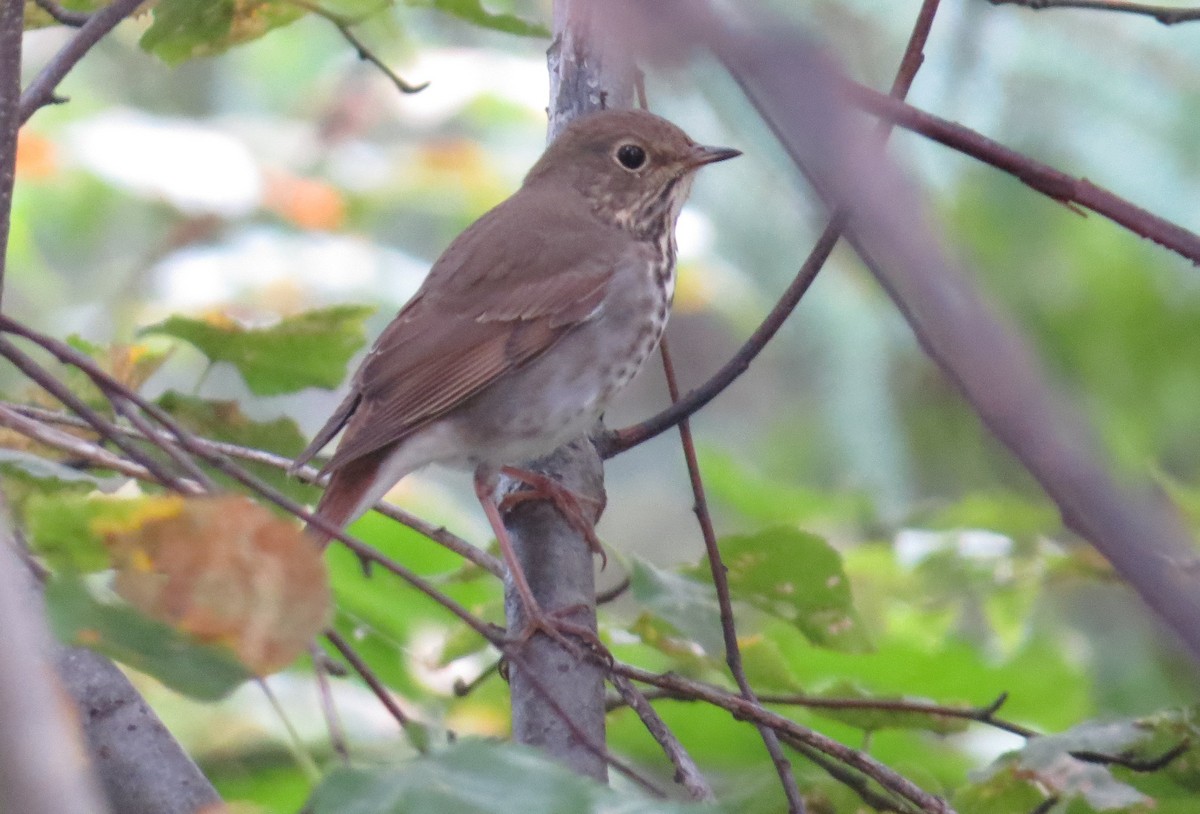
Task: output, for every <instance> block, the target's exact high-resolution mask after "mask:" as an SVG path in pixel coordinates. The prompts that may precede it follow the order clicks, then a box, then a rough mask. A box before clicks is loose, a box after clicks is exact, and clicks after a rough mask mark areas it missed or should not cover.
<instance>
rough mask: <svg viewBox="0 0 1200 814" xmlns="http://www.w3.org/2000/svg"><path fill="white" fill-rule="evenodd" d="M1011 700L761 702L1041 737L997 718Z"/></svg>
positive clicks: (789, 698)
mask: <svg viewBox="0 0 1200 814" xmlns="http://www.w3.org/2000/svg"><path fill="white" fill-rule="evenodd" d="M1007 698H1008V695H1007V693H1002V694H1001V695H1000V696H999V697H998V698H997V699H996V701H994V702H992V703H991V704H989V705H987V706H986V707H952V706H944V705H941V704H930V703H926V702H924V701H904V700H900V699H890V698H821V697H817V696H811V695H803V694H792V695H761V696H759V700H760V701H762V702H763V703H764V704H794V705H796V706H801V707H805V708H807V709H873V710H880V711H882V712H907V713H913V714H916V715H928V716H930V717H934V718H938V717H940V718H962V719H964V720H968V721H976V722H978V723H981V724H987V725H988V726H991V727H995V728H996V729H1001V730H1004V731H1005V732H1011V733H1012V734H1014V735H1019V736H1021V737H1022V738H1035V737H1037V736H1038V733H1037V732H1035V731H1034V730H1032V729H1030V728H1029V727H1025V726H1021V725H1020V724H1018V723H1013V722H1012V721H1006V720H1003V719H1001V718H997V717H996V715H995V713H996V711H997V710H999V708H1000V705H1001V704H1003V703H1004V701H1005V700H1007Z"/></svg>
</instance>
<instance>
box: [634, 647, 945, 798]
mask: <svg viewBox="0 0 1200 814" xmlns="http://www.w3.org/2000/svg"><path fill="white" fill-rule="evenodd" d="M613 672H614V673H616V674H618V675H623V676H625V677H627V678H630V679H632V680H634V681H638V682H641V683H643V684H649V685H650V686H652V687H658V688H660V689H664V690H668V691H671V692H677V693H680V694H682V695H685V696H688V697H689V698H692V699H694V700H696V701H703V702H705V703H708V704H712V705H713V706H716V707H720V708H721V709H724V710H726V711H727V712H729V713H730V714H731V715H733V716H734V717H735V718H737V719H738V720H748V721H752V722H754V723H755V724H762V725H764V726H768V727H770V728H771V729H773V730H775V731H776V732H778V733H779V734H780V735H781V736H787V737H794V738H796V739H798V740H799V741H800V742H802V743H805V744H807V745H808V746H811V747H812V748H814V749H817V750H818V751H820V752H821V753H823V754H826V755H829V756H830V757H832V758H834V759H836V760H837V761H839V762H840V763H843V764H845V765H847V766H850V767H851V768H853V769H856V770H858V771H860V772H863V773H864V774H866V775H868V776H869V777H871V779H873V780H875V781H876V782H878V783H879V785H881V786H883V787H884V788H885V789H888V790H889V791H891V792H894V793H895V794H897V795H899V796H900V797H903V798H904V799H906V800H908V801H910V802H912V803H914V804H915V805H917V806H918V807H919V808H920V810H921V811H923V812H928V813H929V814H953V811H954V809H952V808H951V807H950V805H949V804H948V803H947V802H946V801H945V800H943V799H941V798H940V797H937V796H935V795H932V794H930V793H929V792H927V791H924V790H922V789H921V788H919V787H918V786H917V785H916V784H914V783H913V782H912V781H910V780H909V779H908V778H906V777H904V776H903V775H901V774H898V773H897V772H895V771H893V770H892V769H890V768H888V767H887V766H884V765H883V764H882V763H880V762H878V761H877V760H875V759H874V758H872V757H871V756H870V755H867V754H866V753H864V752H860V751H858V750H857V749H851V748H850V747H849V746H845V745H843V744H841V743H838V742H837V741H835V740H833V739H832V738H828V737H826V736H825V735H822V734H821V733H820V732H816V731H814V730H811V729H808V728H807V727H803V726H800V725H799V724H797V723H796V722H795V721H792V720H789V719H788V718H785V717H783V716H782V715H780V714H778V713H777V712H773V711H772V710H769V709H766V708H764V707H763V706H762V705H761V704H758V703H754V702H752V701H748V700H746V699H745V698H743V697H742V696H741V695H738V694H736V693H732V692H729V691H727V690H723V689H721V688H719V687H715V686H713V685H712V684H706V683H704V682H702V681H696V680H693V679H690V678H685V677H683V676H680V675H676V674H674V673H666V674H662V675H660V674H658V673H653V672H650V671H649V670H643V669H642V668H640V667H634V666H632V665H629V664H624V663H621V662H617V663H615V664H614V665H613Z"/></svg>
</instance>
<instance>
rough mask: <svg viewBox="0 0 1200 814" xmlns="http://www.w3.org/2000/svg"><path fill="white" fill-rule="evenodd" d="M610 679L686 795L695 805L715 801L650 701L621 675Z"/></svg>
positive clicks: (694, 765) (687, 755) (690, 757)
mask: <svg viewBox="0 0 1200 814" xmlns="http://www.w3.org/2000/svg"><path fill="white" fill-rule="evenodd" d="M611 680H612V685H613V686H614V687H616V689H617V692H618V693H620V695H621V698H622V699H623V700H624V701H625V703H626V704H628V705H629V707H630V709H632V710H633V711H634V712H636V713H637V716H638V717H639V718H641V719H642V723H643V724H644V725H645V727H646V730H647V731H648V732H649V733H650V735H651V737H653V738H654V740H656V741H658V745H659V746H661V747H662V750H663V752H664V753H666V756H667V759H668V760H670V761H671V765H673V766H674V767H675V782H677V783H679V784H680V785H682V786H683V787H684V789H686V790H687V793H688V796H689V797H691V798H692V799H693V800H696V801H697V802H703V803H711V802H716V799H717V798H716V795H715V794H713V790H712V787H711V786H709V785H708V781H707V780H706V779H705V778H704V775H703V774H702V773H701V772H700V767H698V766H697V765H696V762H695V761H694V760H692V756H691V755H689V754H688V752H687V750H686V749H685V748H684V746H683V744H682V743H680V742H679V738H677V737H675V733H674V732H672V731H671V730H670V729H669V728H668V727H667V725H666V723H665V722H664V721H663V719H662V718H661V717H659V714H658V713H657V712H655V710H654V707H652V706H650V702H649V701H647V700H646V696H645V695H643V694H642V691H641V690H639V689H638V688H637V687H635V686H634V685H633V682H632V681H630V680H629V679H628V678H626V677H625V676H620V675H614V676H612V679H611Z"/></svg>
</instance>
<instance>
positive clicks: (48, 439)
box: [0, 405, 203, 494]
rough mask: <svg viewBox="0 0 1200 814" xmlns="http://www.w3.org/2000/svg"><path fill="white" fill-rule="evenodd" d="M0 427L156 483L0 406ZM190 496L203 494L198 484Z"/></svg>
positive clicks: (136, 468)
mask: <svg viewBox="0 0 1200 814" xmlns="http://www.w3.org/2000/svg"><path fill="white" fill-rule="evenodd" d="M0 427H7V428H8V429H10V430H13V431H15V432H19V433H21V435H24V436H25V437H26V438H30V439H32V440H34V441H37V442H38V443H39V444H44V445H46V446H48V447H53V448H54V449H59V450H62V451H63V452H66V453H68V454H70V455H72V456H74V457H76V458H81V459H83V460H85V461H88V462H90V463H92V464H94V465H95V466H96V467H98V468H100V469H111V470H112V471H114V472H120V473H121V474H122V475H128V476H129V477H131V478H136V479H137V480H141V481H150V482H152V483H158V478H156V477H154V474H153V473H152V472H151V471H150V470H149V469H147V468H146V467H144V466H142V465H141V464H139V463H134V462H133V461H130V460H127V459H125V458H122V457H121V456H119V455H114V454H113V453H111V452H109V451H108V450H107V449H104V448H103V447H101V446H98V445H97V444H93V443H92V442H91V441H86V440H84V439H83V438H80V437H79V436H77V435H71V434H70V433H67V432H63V431H62V430H58V429H55V428H54V427H50V426H47V425H45V424H43V423H41V422H39V421H36V420H34V419H32V418H28V417H27V416H24V415H21V414H20V413H19V412H17V411H16V410H13V409H11V408H10V407H9V406H8V405H0ZM190 493H191V494H202V493H203V490H202V489H201V488H200V485H199V484H195V491H194V492H190Z"/></svg>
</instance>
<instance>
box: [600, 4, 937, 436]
mask: <svg viewBox="0 0 1200 814" xmlns="http://www.w3.org/2000/svg"><path fill="white" fill-rule="evenodd" d="M939 2H940V0H925V2H923V3H922V4H921V9H920V11H918V12H917V20H916V23H914V25H913V30H912V33H911V34H910V35H909V38H908V43H907V45H906V46H905V48H904V55H903V56H902V57H901V58H900V67H899V68H898V69H897V71H896V78H895V79H894V80H893V81H892V88H891V91H890V93H891V96H892V97H893V98H895V99H898V100H901V101H903V100H904V98H905V97H906V96H908V91H909V90H910V89H911V88H912V83H913V80H914V79H916V76H917V71H918V70H920V68H921V64H922V63H923V62H924V61H925V43H926V42H927V41H928V40H929V32H930V30H931V29H932V28H933V19H934V17H935V16H936V15H937V10H938V4H939ZM891 130H892V125H891V124H890V123H885V124H883V125H882V126H881V127H880V131H879V133H880V138H881V139H883V140H885V141H886V140H887V138H888V136H889V135H890V133H891ZM848 217H849V212H848V211H846V210H844V209H839V210H837V211H835V212H834V213H833V215H832V216H831V217H830V218H829V223H828V224H827V225H826V226H825V230H824V231H823V232H821V236H820V237H819V238H817V242H816V244H815V245H814V246H813V248H812V251H811V252H809V255H808V257H807V258H805V260H804V263H803V265H801V266H800V270H799V271H798V272H796V277H795V279H793V280H792V282H791V283H790V284H789V285H788V287H787V288H786V289H785V290H784V292H783V294H782V295H781V296H780V298H779V300H778V302H776V303H775V306H774V307H773V308H772V309H771V311H770V313H768V314H767V316H766V319H764V320H763V321H762V323H761V324H760V325H759V326H758V327H757V328H756V329H755V330H754V333H752V334H751V335H750V338H749V339H747V340H746V342H745V343H744V344H743V345H742V347H741V348H739V349H738V352H737V353H735V354H734V355H733V358H731V359H730V360H729V361H728V362H726V363H725V364H724V365H723V366H722V367H721V369H720V370H718V371H717V372H716V373H714V374H713V375H712V376H711V377H710V378H709V379H708V381H706V382H705V383H704V384H702V385H700V386H699V387H697V388H696V389H695V390H692V391H689V392H688V394H687V395H686V396H684V397H683V398H682V399H675V400H673V402H672V404H671V406H670V407H668V408H666V409H665V410H663V411H662V412H660V413H659V414H658V415H655V416H651V417H650V418H648V419H646V420H645V421H642V422H641V423H639V424H635V425H633V426H631V427H626V428H624V429H621V430H616V431H614V432H612V433H609V434H607V435H605V436H602V437H601V438H599V439H597V443H598V444H599V449H600V451H601V455H603V456H604V457H605V458H610V457H612V456H614V455H617V454H619V453H621V452H624V451H625V450H627V449H629V448H631V447H634V446H637V445H638V444H641V443H643V442H645V441H649V440H650V439H651V438H653V437H654V436H656V435H658V434H659V433H661V432H663V431H665V430H668V429H670V428H671V427H673V426H675V425H676V424H678V423H679V422H680V421H681V420H683V419H684V418H687V417H688V416H690V415H693V414H694V413H696V412H697V411H698V410H700V409H701V408H702V407H704V406H705V405H706V404H708V403H709V402H710V401H712V400H713V399H714V398H716V397H717V396H718V395H720V394H721V393H722V392H724V390H725V388H727V387H729V385H731V384H733V381H734V380H735V379H736V378H737V377H738V376H740V375H742V374H743V373H745V372H746V371H747V370H748V369H749V368H750V364H751V363H752V362H753V361H754V359H755V358H756V357H757V356H758V354H759V352H760V351H762V349H763V348H765V347H766V346H767V343H768V342H770V341H771V340H772V339H773V338H774V337H775V334H776V333H778V332H779V329H780V328H781V327H783V323H784V322H786V321H787V319H788V317H790V316H791V315H792V312H793V311H794V310H796V306H797V305H799V303H800V300H801V299H802V298H803V297H804V295H805V294H806V293H808V289H809V287H810V286H811V285H812V283H813V280H815V279H816V277H817V274H818V273H819V272H820V271H821V268H822V267H823V266H824V265H825V262H826V261H827V260H828V259H829V255H830V254H832V253H833V249H834V247H835V246H836V245H837V242H838V239H839V238H840V237H841V234H842V231H843V229H845V226H846V220H847V219H848Z"/></svg>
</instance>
